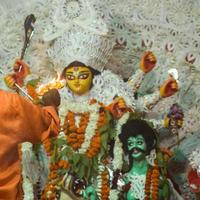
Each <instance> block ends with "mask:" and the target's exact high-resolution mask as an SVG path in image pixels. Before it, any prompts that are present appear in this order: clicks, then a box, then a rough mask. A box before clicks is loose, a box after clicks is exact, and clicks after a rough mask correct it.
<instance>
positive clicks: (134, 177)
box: [126, 174, 146, 200]
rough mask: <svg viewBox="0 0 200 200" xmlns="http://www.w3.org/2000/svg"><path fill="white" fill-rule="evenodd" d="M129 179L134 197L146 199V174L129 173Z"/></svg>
mask: <svg viewBox="0 0 200 200" xmlns="http://www.w3.org/2000/svg"><path fill="white" fill-rule="evenodd" d="M126 177H127V179H128V181H130V182H131V188H130V190H129V191H131V193H132V196H133V197H134V199H139V200H144V197H145V192H144V191H145V190H144V187H145V182H146V174H145V175H138V174H127V175H126Z"/></svg>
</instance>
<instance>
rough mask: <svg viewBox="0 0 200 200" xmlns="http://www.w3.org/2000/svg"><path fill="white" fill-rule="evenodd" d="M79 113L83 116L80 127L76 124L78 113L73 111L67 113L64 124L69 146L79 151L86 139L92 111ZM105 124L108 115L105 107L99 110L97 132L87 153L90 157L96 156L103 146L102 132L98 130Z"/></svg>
mask: <svg viewBox="0 0 200 200" xmlns="http://www.w3.org/2000/svg"><path fill="white" fill-rule="evenodd" d="M94 103H96V101H92V102H90V104H94ZM77 115H80V116H81V117H80V122H79V125H78V127H77V126H76V124H75V116H76V114H75V113H74V112H71V111H69V112H68V113H67V115H66V117H65V121H64V126H63V129H64V133H65V138H66V142H67V144H68V145H69V146H71V148H72V149H73V150H74V151H77V150H78V149H79V148H81V145H82V144H83V142H84V140H85V134H86V133H85V132H86V128H87V126H88V123H89V119H90V113H88V112H85V113H77ZM105 124H106V115H105V112H104V109H102V111H101V112H99V118H98V121H97V124H96V128H95V134H94V135H93V137H92V138H91V140H90V145H89V147H88V149H87V151H86V155H87V157H88V158H92V157H94V156H95V155H96V154H97V153H98V152H99V150H100V148H101V134H100V133H99V131H98V130H99V129H100V128H101V127H102V126H103V125H105Z"/></svg>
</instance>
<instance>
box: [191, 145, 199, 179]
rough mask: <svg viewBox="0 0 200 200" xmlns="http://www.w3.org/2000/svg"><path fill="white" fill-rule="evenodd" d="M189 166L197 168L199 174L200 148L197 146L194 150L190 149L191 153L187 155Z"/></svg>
mask: <svg viewBox="0 0 200 200" xmlns="http://www.w3.org/2000/svg"><path fill="white" fill-rule="evenodd" d="M188 159H189V161H190V166H191V167H192V168H193V169H194V170H197V173H198V174H199V176H200V148H197V149H196V150H194V151H192V153H191V154H190V156H189V158H188Z"/></svg>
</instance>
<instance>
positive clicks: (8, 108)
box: [0, 90, 59, 143]
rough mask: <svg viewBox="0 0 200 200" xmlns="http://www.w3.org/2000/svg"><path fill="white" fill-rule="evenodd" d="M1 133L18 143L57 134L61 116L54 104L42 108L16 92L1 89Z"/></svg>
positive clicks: (34, 141)
mask: <svg viewBox="0 0 200 200" xmlns="http://www.w3.org/2000/svg"><path fill="white" fill-rule="evenodd" d="M0 103H1V107H2V108H1V111H0V124H1V128H0V129H1V133H3V134H5V135H7V136H9V137H10V138H12V140H13V141H15V142H16V143H21V142H25V141H29V142H32V143H36V142H39V141H41V140H44V139H46V138H47V137H48V136H49V135H52V136H55V135H57V134H58V131H59V118H58V116H57V113H56V110H55V109H54V108H53V107H52V106H47V107H43V108H41V107H40V106H37V105H34V104H32V103H31V102H29V101H27V100H26V99H24V98H22V97H20V96H19V95H18V94H15V93H8V92H4V91H2V90H1V91H0Z"/></svg>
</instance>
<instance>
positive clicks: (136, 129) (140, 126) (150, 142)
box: [119, 119, 157, 154]
mask: <svg viewBox="0 0 200 200" xmlns="http://www.w3.org/2000/svg"><path fill="white" fill-rule="evenodd" d="M137 135H142V136H143V137H144V140H145V142H146V145H147V153H150V151H151V150H152V149H153V148H155V146H156V144H157V137H156V131H155V130H154V129H153V128H152V127H151V126H150V125H149V124H148V123H147V122H146V121H144V120H141V119H131V120H128V121H127V122H126V123H125V124H124V125H123V126H122V131H121V134H120V135H119V139H120V140H121V142H122V144H123V149H124V151H125V153H126V154H128V153H129V151H128V147H127V146H128V143H127V141H128V138H129V137H132V136H137Z"/></svg>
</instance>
